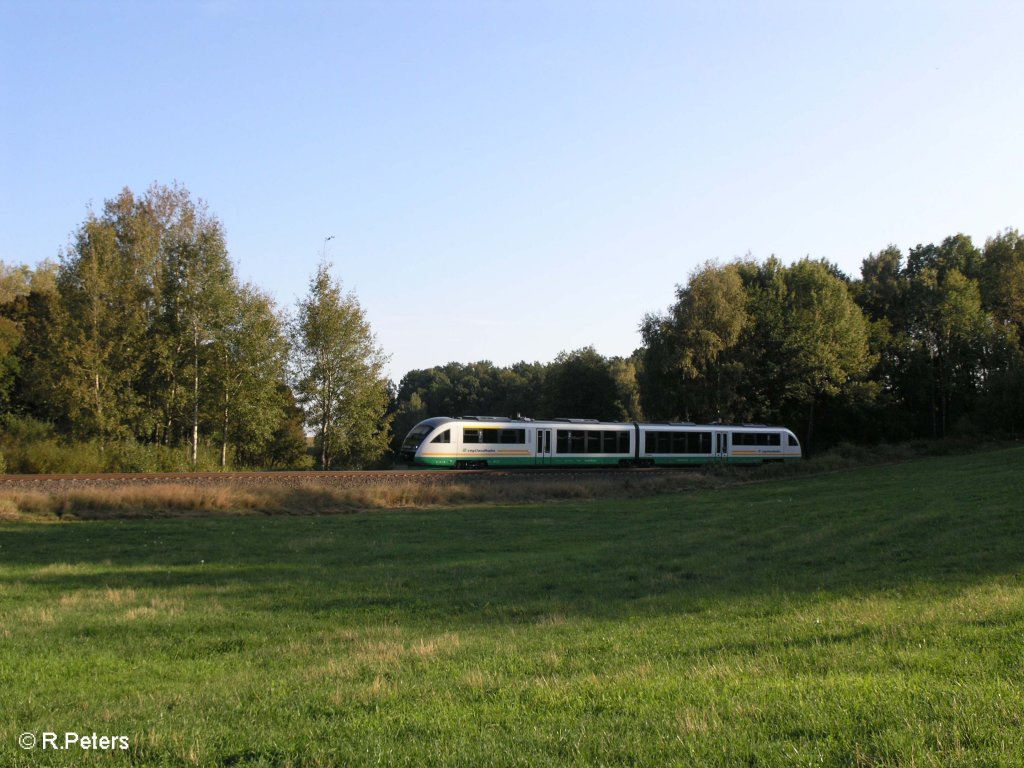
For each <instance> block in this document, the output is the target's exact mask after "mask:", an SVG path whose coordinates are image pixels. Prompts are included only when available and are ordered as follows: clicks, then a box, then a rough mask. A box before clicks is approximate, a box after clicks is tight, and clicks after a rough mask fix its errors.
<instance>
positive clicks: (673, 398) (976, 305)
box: [395, 230, 1024, 448]
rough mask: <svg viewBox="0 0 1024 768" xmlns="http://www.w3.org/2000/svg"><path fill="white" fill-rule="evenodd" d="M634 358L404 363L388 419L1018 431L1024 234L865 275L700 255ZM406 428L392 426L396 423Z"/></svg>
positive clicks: (892, 433) (954, 243) (822, 441)
mask: <svg viewBox="0 0 1024 768" xmlns="http://www.w3.org/2000/svg"><path fill="white" fill-rule="evenodd" d="M640 331H641V336H642V339H643V344H642V346H641V347H640V348H639V349H638V350H636V351H635V352H634V353H633V354H632V355H631V356H630V357H628V358H604V357H602V356H601V355H599V354H598V353H597V352H596V351H595V350H594V349H593V348H590V347H588V348H585V349H582V350H577V351H575V352H568V353H563V354H562V355H560V356H559V357H558V358H557V359H556V360H555V361H553V362H552V363H549V364H539V363H529V364H528V363H525V362H524V363H518V364H516V365H513V366H511V367H506V368H499V367H496V366H493V365H491V364H490V363H486V362H484V363H474V364H469V365H466V364H458V363H449V364H448V365H445V366H440V367H435V368H431V369H427V370H420V371H412V372H410V373H409V374H408V375H406V377H405V378H404V379H403V380H402V382H401V384H400V386H399V388H398V396H397V406H396V415H395V419H396V422H395V423H396V428H401V429H404V428H405V427H407V426H411V424H412V423H415V421H416V420H417V419H418V418H420V417H423V416H426V415H437V414H477V413H486V414H499V415H514V414H517V413H521V414H522V415H529V416H531V417H536V418H557V417H563V416H573V417H588V418H597V419H621V420H626V421H632V420H637V421H639V420H650V421H696V422H714V421H718V422H727V423H742V422H760V423H772V424H785V425H787V426H790V427H792V428H793V429H795V430H797V431H798V432H799V434H801V436H802V438H803V440H804V443H805V447H806V448H812V447H817V448H822V447H826V446H829V445H833V444H836V443H838V442H842V441H850V442H857V443H878V442H881V441H889V442H898V441H905V440H909V439H914V438H942V437H946V436H948V435H954V434H956V435H973V434H977V433H986V434H997V435H998V434H1016V433H1019V432H1020V430H1021V428H1022V426H1024V346H1022V341H1024V241H1022V240H1021V237H1020V235H1019V233H1018V232H1017V231H1016V230H1007V231H1005V232H1003V233H1001V234H999V235H997V236H995V237H993V238H991V239H989V240H988V241H987V242H986V243H985V245H984V247H982V248H978V247H977V246H975V245H974V244H973V243H972V241H971V239H970V238H969V237H967V236H965V235H955V236H952V237H948V238H946V239H945V240H943V241H942V243H941V244H938V245H935V244H929V245H918V246H917V247H915V248H912V249H910V251H909V252H908V253H907V254H906V255H904V254H903V253H902V252H901V251H900V250H899V249H898V248H896V247H893V246H890V247H888V248H886V249H884V250H882V251H880V252H879V253H877V254H871V255H870V256H868V257H867V258H866V259H864V261H863V263H862V267H861V275H860V277H859V278H851V277H849V276H847V275H845V274H843V273H842V271H840V269H839V268H838V267H837V266H835V265H834V264H831V263H829V262H828V261H826V260H813V259H809V258H807V259H803V260H801V261H798V262H796V263H794V264H792V265H789V266H787V265H784V264H783V263H782V262H780V261H779V260H778V259H776V258H774V257H772V258H769V259H767V260H766V261H764V262H758V261H756V260H754V259H752V258H749V257H748V258H744V259H737V260H735V261H732V262H730V263H726V264H720V263H716V262H708V263H705V264H703V265H701V266H699V267H698V268H697V269H695V270H694V271H693V272H692V273H691V274H690V275H689V279H688V281H687V282H686V283H685V284H680V285H678V286H677V287H676V292H675V301H674V302H673V303H672V305H671V306H670V307H669V308H668V309H667V310H666V311H664V312H660V313H653V314H649V315H647V316H646V317H644V318H643V320H642V322H641V324H640ZM396 431H400V429H396Z"/></svg>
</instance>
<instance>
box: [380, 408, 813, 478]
mask: <svg viewBox="0 0 1024 768" xmlns="http://www.w3.org/2000/svg"><path fill="white" fill-rule="evenodd" d="M400 454H401V458H402V460H403V461H406V462H408V463H412V464H421V465H424V466H428V467H454V468H456V469H484V468H487V467H599V466H616V467H618V466H627V467H653V466H679V465H687V464H708V463H711V462H729V463H736V464H739V463H758V464H760V463H762V462H766V461H794V460H796V459H799V458H800V455H801V453H800V441H799V440H797V438H796V435H794V434H793V433H792V432H791V431H790V430H788V429H786V428H785V427H769V426H766V425H764V424H694V423H691V422H667V423H663V424H637V423H632V424H630V423H623V422H608V421H594V420H591V419H554V420H553V421H534V420H532V419H524V418H519V419H510V418H503V417H496V416H460V417H458V418H449V417H447V416H438V417H435V418H432V419H426V420H425V421H421V422H420V423H419V424H417V425H416V426H415V427H413V428H412V430H411V431H410V432H409V434H408V435H407V436H406V438H405V440H404V441H403V442H402V448H401V451H400Z"/></svg>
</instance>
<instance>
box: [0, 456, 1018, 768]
mask: <svg viewBox="0 0 1024 768" xmlns="http://www.w3.org/2000/svg"><path fill="white" fill-rule="evenodd" d="M1022 469H1024V448H1020V447H1010V448H1003V449H1000V450H994V451H987V452H981V453H975V454H972V455H968V456H945V457H935V458H928V459H922V460H915V461H909V462H905V463H900V464H895V465H884V466H873V467H865V468H860V469H854V470H848V471H840V472H832V473H828V474H822V475H816V476H815V475H792V476H791V475H786V474H780V476H778V477H776V478H774V479H772V478H769V479H766V480H763V481H759V482H755V483H746V484H740V485H726V486H723V487H710V488H699V487H698V488H695V489H694V490H690V491H687V492H683V493H671V494H663V495H656V496H645V497H641V498H600V499H569V500H565V501H545V502H541V503H517V504H486V505H480V504H477V505H469V506H457V507H444V508H442V507H438V508H430V509H413V508H410V509H400V510H377V511H356V512H350V513H348V514H335V515H304V516H293V515H283V514H279V515H270V516H267V515H259V514H247V515H244V516H236V515H212V516H188V517H175V516H173V515H171V516H164V517H159V518H156V519H107V520H88V521H68V520H66V519H65V520H64V521H62V522H34V521H26V520H20V519H19V520H12V521H7V522H0V764H2V765H8V766H33V767H35V766H47V765H59V766H72V765H74V766H83V765H87V766H91V765H97V766H105V765H129V764H131V765H145V766H149V765H153V766H197V765H198V766H334V765H394V766H405V765H408V766H424V765H426V766H490V765H493V766H547V765H550V766H565V765H580V766H584V765H586V766H602V765H603V766H631V765H643V766H653V765H687V766H688V765H693V766H706V765H712V766H714V765H720V766H734V765H742V766H801V765H807V766H810V765H815V766H817V765H831V766H850V765H853V766H983V765H984V766H996V765H998V766H1003V765H1024V641H1022V632H1024V481H1022V479H1021V478H1022ZM45 732H54V733H58V734H59V735H60V738H61V739H63V735H64V733H65V732H75V733H78V734H82V735H86V734H87V735H90V736H91V735H92V734H93V733H96V734H97V735H99V736H103V735H110V736H125V737H127V741H128V749H125V750H122V749H103V750H88V751H83V750H81V749H80V748H78V747H74V746H73V747H72V748H71V749H68V750H53V749H42V748H41V746H40V745H38V744H37V746H36V748H34V749H31V750H25V749H22V748H20V747H19V743H18V739H19V734H22V733H30V734H33V735H36V736H37V737H38V736H39V735H41V734H43V733H45Z"/></svg>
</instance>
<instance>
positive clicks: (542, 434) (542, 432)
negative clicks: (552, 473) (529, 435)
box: [536, 429, 552, 464]
mask: <svg viewBox="0 0 1024 768" xmlns="http://www.w3.org/2000/svg"><path fill="white" fill-rule="evenodd" d="M551 448H552V446H551V430H550V429H538V430H537V455H536V461H537V464H550V463H551Z"/></svg>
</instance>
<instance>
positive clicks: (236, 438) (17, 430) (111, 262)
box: [0, 185, 390, 472]
mask: <svg viewBox="0 0 1024 768" xmlns="http://www.w3.org/2000/svg"><path fill="white" fill-rule="evenodd" d="M0 266H2V270H0V413H2V417H3V426H4V430H3V435H2V438H0V447H2V450H3V454H4V458H5V461H6V465H7V468H8V470H9V471H42V472H45V471H68V470H83V469H89V470H95V471H100V470H129V471H130V470H169V469H191V468H198V469H211V468H216V467H222V468H226V467H265V468H274V467H281V468H283V467H310V466H312V465H313V464H314V462H316V463H317V464H318V465H319V466H320V467H322V468H332V467H339V466H344V467H360V466H365V465H367V464H370V463H372V462H374V461H376V460H377V459H378V457H379V456H380V455H381V454H382V453H383V452H384V451H385V450H386V448H387V443H388V439H389V436H390V432H389V424H388V422H389V416H388V404H389V386H388V381H387V379H386V378H385V376H384V374H383V367H384V365H385V363H386V358H385V357H384V355H383V353H382V351H381V350H380V349H379V347H378V346H377V345H376V341H375V339H374V336H373V333H372V331H371V329H370V326H369V324H368V323H367V321H366V318H365V315H364V313H363V311H362V309H361V307H360V306H359V303H358V300H357V299H356V297H355V296H354V295H352V294H350V293H349V294H346V293H344V292H343V291H342V290H341V287H340V285H339V284H338V283H337V282H336V281H335V280H333V279H332V277H331V275H330V271H329V265H327V264H321V265H320V266H319V268H318V270H317V272H316V274H315V275H314V276H313V277H312V278H311V280H310V285H309V292H308V293H307V295H306V296H305V297H304V298H303V299H302V300H300V301H299V303H298V305H297V307H296V309H295V312H294V313H293V314H291V315H289V314H288V313H286V312H284V311H282V310H281V309H280V308H278V307H277V306H276V305H275V303H274V300H273V299H272V298H271V297H270V295H269V294H267V293H266V292H264V291H262V290H261V289H259V288H258V287H256V286H254V285H252V284H249V283H242V282H240V281H239V280H238V277H237V275H236V274H235V269H234V266H233V264H232V262H231V260H230V258H229V256H228V251H227V247H226V243H225V235H224V228H223V226H222V224H221V223H220V221H218V220H217V218H216V217H215V216H213V215H212V214H210V213H209V211H208V210H207V209H206V207H205V205H204V204H203V203H202V202H201V201H200V202H197V201H194V200H193V199H192V198H191V196H190V194H189V193H188V191H187V190H186V189H184V188H183V187H180V186H173V187H166V186H158V185H154V186H152V187H151V188H150V189H148V190H147V191H146V192H145V193H144V194H142V195H136V194H134V193H133V192H132V191H131V190H129V189H125V190H123V191H122V192H121V193H120V194H119V195H118V196H117V197H115V198H114V199H112V200H108V201H107V202H106V203H105V204H104V206H103V209H102V211H101V212H100V213H99V214H96V213H90V214H89V215H88V217H87V218H86V220H85V221H84V222H83V224H82V225H81V226H80V227H79V228H78V229H77V230H76V231H75V233H74V234H73V236H72V240H71V243H70V245H69V246H68V248H67V249H65V251H64V252H63V253H62V254H61V256H60V259H59V261H58V262H56V263H55V262H44V263H43V264H40V265H39V266H37V267H36V268H35V269H30V268H28V267H25V266H11V265H0ZM307 430H309V431H310V433H311V435H312V440H310V439H309V438H307ZM310 442H312V443H313V445H312V446H311V445H310Z"/></svg>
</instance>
